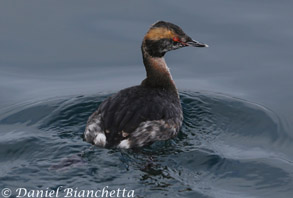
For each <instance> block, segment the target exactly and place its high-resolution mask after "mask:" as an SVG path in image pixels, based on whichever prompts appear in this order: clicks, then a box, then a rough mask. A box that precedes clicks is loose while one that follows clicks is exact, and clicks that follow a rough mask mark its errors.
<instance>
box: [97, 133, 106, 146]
mask: <svg viewBox="0 0 293 198" xmlns="http://www.w3.org/2000/svg"><path fill="white" fill-rule="evenodd" d="M94 143H95V145H97V146H103V147H104V146H105V145H106V136H105V134H103V133H99V134H98V135H97V137H96V138H95V139H94Z"/></svg>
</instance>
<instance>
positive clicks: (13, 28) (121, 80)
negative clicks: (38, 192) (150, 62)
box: [0, 0, 293, 198]
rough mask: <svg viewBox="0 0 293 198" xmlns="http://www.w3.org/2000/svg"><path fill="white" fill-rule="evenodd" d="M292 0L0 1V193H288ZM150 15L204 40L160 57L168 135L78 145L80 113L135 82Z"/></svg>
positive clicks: (292, 178) (291, 181)
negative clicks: (172, 122)
mask: <svg viewBox="0 0 293 198" xmlns="http://www.w3.org/2000/svg"><path fill="white" fill-rule="evenodd" d="M114 5H115V6H114ZM292 5H293V3H292V2H290V1H282V2H276V1H266V3H265V4H264V3H263V2H260V1H245V2H243V1H225V2H219V1H204V2H203V1H202V2H194V1H184V2H181V3H178V1H172V0H168V1H160V2H157V1H147V2H143V3H142V2H137V1H129V3H125V2H124V3H122V2H121V3H120V2H110V1H107V2H90V1H83V2H82V3H81V2H79V1H70V4H68V2H67V3H66V2H59V1H58V2H57V1H50V2H42V3H40V2H38V1H34V2H32V4H30V3H28V1H26V2H18V3H17V4H13V3H12V2H1V3H0V26H1V30H0V32H1V34H0V43H1V45H0V96H1V97H0V133H1V138H0V167H1V170H0V190H2V189H3V188H10V189H11V190H12V192H13V193H12V197H15V196H16V192H15V190H16V189H17V188H27V189H28V190H29V189H43V190H46V189H51V190H52V189H53V190H56V189H57V188H58V187H59V186H63V188H66V187H68V188H78V189H80V190H81V189H89V190H97V189H101V188H103V187H105V186H109V189H117V188H126V189H127V190H135V195H136V197H225V198H226V197H279V198H283V197H284V198H287V197H291V196H292V195H293V188H292V186H293V159H292V158H293V157H292V154H293V152H292V151H293V149H292V138H293V133H292V131H293V130H292V129H293V126H292V121H293V116H292V115H293V111H292V108H291V107H292V106H293V102H292V101H293V100H292V96H293V95H292V93H293V92H292V86H293V82H292V73H293V69H292V66H291V65H292V61H293V60H292V55H291V52H292V46H293V42H292V41H293V39H292V33H293V26H292V24H291V19H292V17H293V16H292V15H293V13H292V11H291V7H292ZM159 19H160V20H161V19H163V20H167V21H171V22H173V23H175V24H178V25H180V26H181V27H182V28H183V29H184V30H185V31H186V32H187V33H188V34H189V35H190V36H192V37H194V39H196V40H199V41H202V42H204V43H207V44H209V45H210V48H207V49H192V48H184V49H182V50H178V51H176V52H175V51H174V52H170V53H169V54H167V56H166V61H167V64H168V65H169V66H170V68H171V72H172V74H173V77H174V79H175V81H176V84H177V86H178V88H179V91H180V96H181V102H182V106H183V110H184V123H183V126H182V129H181V131H180V134H179V135H178V137H177V138H175V139H172V140H169V141H163V142H157V143H155V144H153V145H151V146H149V147H146V148H142V149H135V150H126V151H121V150H116V149H101V148H96V147H94V146H91V145H89V144H88V143H86V142H84V141H83V136H82V135H83V130H84V127H85V123H86V121H87V118H88V116H89V115H90V114H91V113H92V112H93V111H94V110H95V109H96V108H97V107H98V106H99V104H100V103H101V101H103V100H104V99H105V98H106V97H107V96H109V95H110V94H112V93H114V92H116V91H118V90H119V89H122V88H125V87H128V86H131V85H136V84H139V83H140V81H141V80H142V79H143V78H144V76H145V73H144V68H143V66H142V63H141V62H142V61H141V54H140V50H139V47H140V42H141V39H142V37H143V35H144V34H145V32H146V30H147V28H148V27H149V26H150V24H152V23H153V22H155V21H157V20H159Z"/></svg>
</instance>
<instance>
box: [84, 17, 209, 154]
mask: <svg viewBox="0 0 293 198" xmlns="http://www.w3.org/2000/svg"><path fill="white" fill-rule="evenodd" d="M186 46H193V47H207V45H206V44H202V43H199V42H197V41H194V40H192V39H191V38H190V37H189V36H188V35H186V34H185V33H184V32H183V30H182V29H181V28H180V27H178V26H177V25H174V24H172V23H169V22H165V21H159V22H157V23H155V24H153V25H152V26H151V27H150V29H149V31H148V32H147V33H146V35H145V37H144V39H143V42H142V45H141V51H142V56H143V63H144V66H145V69H146V73H147V77H146V79H144V80H143V81H142V83H141V84H140V85H138V86H134V87H130V88H126V89H123V90H121V91H119V92H118V93H116V94H114V95H112V96H110V97H109V98H107V99H106V100H105V101H104V102H102V104H101V105H100V106H99V108H98V110H97V111H96V112H94V113H93V114H92V115H91V116H90V117H89V119H88V122H87V126H86V129H85V132H84V138H85V140H86V141H87V142H89V143H92V144H94V145H96V146H99V147H117V148H125V149H129V148H133V147H142V146H145V145H149V144H151V143H153V142H155V141H158V140H167V139H170V138H172V137H174V136H176V135H177V134H178V132H179V129H180V127H181V124H182V120H183V115H182V108H181V104H180V98H179V95H178V91H177V89H176V86H175V83H174V81H173V79H172V76H171V74H170V71H169V68H168V67H167V65H166V62H165V59H164V55H165V53H166V52H168V51H170V50H175V49H179V48H182V47H186Z"/></svg>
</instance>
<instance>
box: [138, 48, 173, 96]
mask: <svg viewBox="0 0 293 198" xmlns="http://www.w3.org/2000/svg"><path fill="white" fill-rule="evenodd" d="M141 49H142V55H143V63H144V66H145V69H146V73H147V77H146V79H145V80H143V81H142V85H144V86H148V87H157V88H164V89H171V90H175V91H176V92H177V89H176V86H175V83H174V81H173V79H172V75H171V73H170V70H169V68H168V66H167V64H166V62H165V58H164V56H162V57H153V56H151V55H149V53H148V52H147V50H146V47H145V46H144V43H143V44H142V48H141Z"/></svg>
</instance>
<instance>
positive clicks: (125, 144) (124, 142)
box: [117, 139, 130, 149]
mask: <svg viewBox="0 0 293 198" xmlns="http://www.w3.org/2000/svg"><path fill="white" fill-rule="evenodd" d="M117 147H118V148H123V149H129V147H130V144H129V140H128V139H126V140H122V141H121V142H120V144H119V145H118V146H117Z"/></svg>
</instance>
